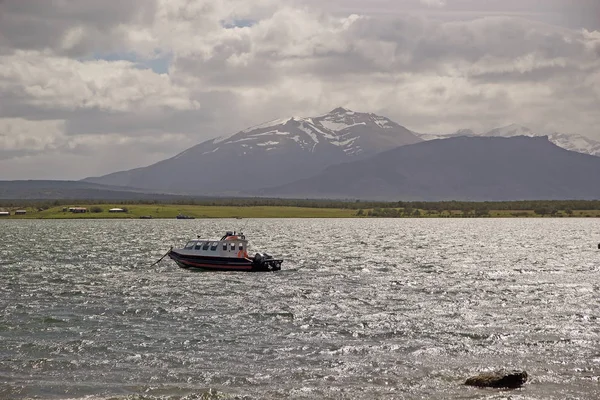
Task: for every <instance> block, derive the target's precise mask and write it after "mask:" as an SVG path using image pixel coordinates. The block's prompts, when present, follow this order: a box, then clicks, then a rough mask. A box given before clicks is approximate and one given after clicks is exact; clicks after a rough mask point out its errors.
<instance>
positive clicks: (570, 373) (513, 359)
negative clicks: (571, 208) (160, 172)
mask: <svg viewBox="0 0 600 400" xmlns="http://www.w3.org/2000/svg"><path fill="white" fill-rule="evenodd" d="M245 224H247V226H246V227H245V233H246V235H247V236H248V238H249V239H250V241H251V243H250V244H251V248H252V249H253V250H255V251H267V252H269V253H272V254H274V255H277V256H283V257H284V258H285V260H286V261H285V262H284V264H283V270H282V271H281V272H277V273H239V272H223V273H214V272H209V273H194V272H189V271H186V270H182V269H179V268H177V267H176V266H175V264H174V263H173V262H172V261H170V260H166V259H165V260H164V261H162V262H161V263H160V264H158V265H155V266H152V267H150V265H151V264H152V263H153V262H154V261H156V260H157V259H158V258H159V257H160V256H161V255H163V254H164V253H165V252H166V251H167V250H168V248H169V247H170V246H171V245H181V244H183V243H184V242H185V241H186V239H188V238H192V237H196V235H198V234H200V235H202V236H210V237H220V235H221V234H222V233H223V232H224V231H225V230H233V229H239V228H240V227H241V226H243V225H245ZM599 241H600V233H599V232H598V222H597V221H595V220H593V219H392V220H387V219H386V220H382V219H347V220H346V219H344V220H333V219H285V220H283V219H282V220H277V219H271V220H249V221H246V220H242V221H239V220H65V221H43V220H38V221H31V220H19V221H15V220H11V221H0V271H1V274H0V398H2V399H4V398H7V399H29V398H42V399H108V398H115V399H155V398H157V399H181V398H184V399H199V398H239V399H284V398H290V399H507V398H511V399H561V400H563V399H593V398H598V397H600V383H599V378H598V377H599V376H600V321H599V317H600V307H599V306H600V301H599V299H600V280H599V275H600V266H599V265H600V264H599V262H600V250H599V249H598V248H597V244H598V242H599ZM499 368H509V369H513V368H515V369H525V370H526V371H527V372H528V373H529V375H530V377H531V380H530V382H529V383H528V384H527V385H526V386H524V387H523V388H522V389H517V390H512V391H503V390H492V389H475V388H470V387H466V386H463V385H462V382H463V381H464V379H465V378H467V377H468V376H470V375H473V374H476V373H478V372H481V371H490V370H495V369H499Z"/></svg>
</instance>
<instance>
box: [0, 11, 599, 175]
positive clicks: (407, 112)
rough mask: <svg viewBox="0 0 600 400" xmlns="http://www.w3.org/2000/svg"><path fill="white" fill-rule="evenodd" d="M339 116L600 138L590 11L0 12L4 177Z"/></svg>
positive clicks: (66, 171)
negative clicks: (288, 119)
mask: <svg viewBox="0 0 600 400" xmlns="http://www.w3.org/2000/svg"><path fill="white" fill-rule="evenodd" d="M337 106H345V107H348V108H351V109H353V110H355V111H368V112H375V113H378V114H382V115H385V116H387V117H389V118H392V119H393V120H395V121H396V122H398V123H400V124H402V125H404V126H406V127H407V128H409V129H412V130H415V131H418V132H428V133H449V132H453V131H455V130H457V129H459V128H472V129H475V130H476V131H477V130H485V129H490V128H493V127H498V126H503V125H508V124H510V123H518V124H522V125H525V126H528V127H530V128H532V129H534V130H538V131H540V132H544V133H551V132H555V131H558V132H562V133H579V134H582V135H585V136H588V137H590V138H592V139H597V140H600V1H598V0H219V1H216V0H156V1H154V0H114V1H113V0H109V1H102V2H101V1H97V0H0V180H2V179H79V178H83V177H86V176H93V175H101V174H106V173H110V172H114V171H117V170H123V169H130V168H134V167H139V166H145V165H149V164H152V163H154V162H156V161H159V160H162V159H165V158H167V157H171V156H173V155H175V154H176V153H178V152H180V151H182V150H184V149H186V148H188V147H190V146H192V145H195V144H197V143H199V142H202V141H204V140H206V139H209V138H213V137H216V136H221V135H226V134H232V133H235V132H237V131H239V130H242V129H244V128H246V127H248V126H251V125H256V124H259V123H261V122H264V121H267V120H271V119H275V118H280V117H285V116H292V115H298V116H314V115H319V114H323V113H325V112H327V111H329V110H331V109H333V108H335V107H337Z"/></svg>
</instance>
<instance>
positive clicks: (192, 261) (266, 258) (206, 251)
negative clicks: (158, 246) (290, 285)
mask: <svg viewBox="0 0 600 400" xmlns="http://www.w3.org/2000/svg"><path fill="white" fill-rule="evenodd" d="M167 254H168V256H169V257H170V258H171V259H172V260H173V261H175V263H177V265H178V266H179V267H181V268H185V269H201V270H211V271H279V270H281V264H282V263H283V259H277V258H274V257H273V256H271V255H270V254H267V253H255V254H254V256H253V257H249V256H248V240H247V239H246V236H245V235H244V234H243V233H241V232H240V233H236V232H235V231H234V232H231V231H228V232H226V233H225V235H224V236H223V237H222V238H221V239H220V240H215V239H201V238H200V237H198V238H197V239H193V240H190V241H188V242H187V243H186V245H185V246H184V247H183V248H181V249H171V250H169V252H168V253H167Z"/></svg>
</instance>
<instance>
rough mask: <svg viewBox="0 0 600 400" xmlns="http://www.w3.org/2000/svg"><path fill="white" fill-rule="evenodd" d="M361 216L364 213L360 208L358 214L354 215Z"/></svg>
mask: <svg viewBox="0 0 600 400" xmlns="http://www.w3.org/2000/svg"><path fill="white" fill-rule="evenodd" d="M363 215H365V211H364V210H363V209H362V208H359V209H358V212H357V213H356V216H357V217H362V216H363Z"/></svg>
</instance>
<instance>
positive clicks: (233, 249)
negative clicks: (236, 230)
mask: <svg viewBox="0 0 600 400" xmlns="http://www.w3.org/2000/svg"><path fill="white" fill-rule="evenodd" d="M231 251H235V243H231Z"/></svg>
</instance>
